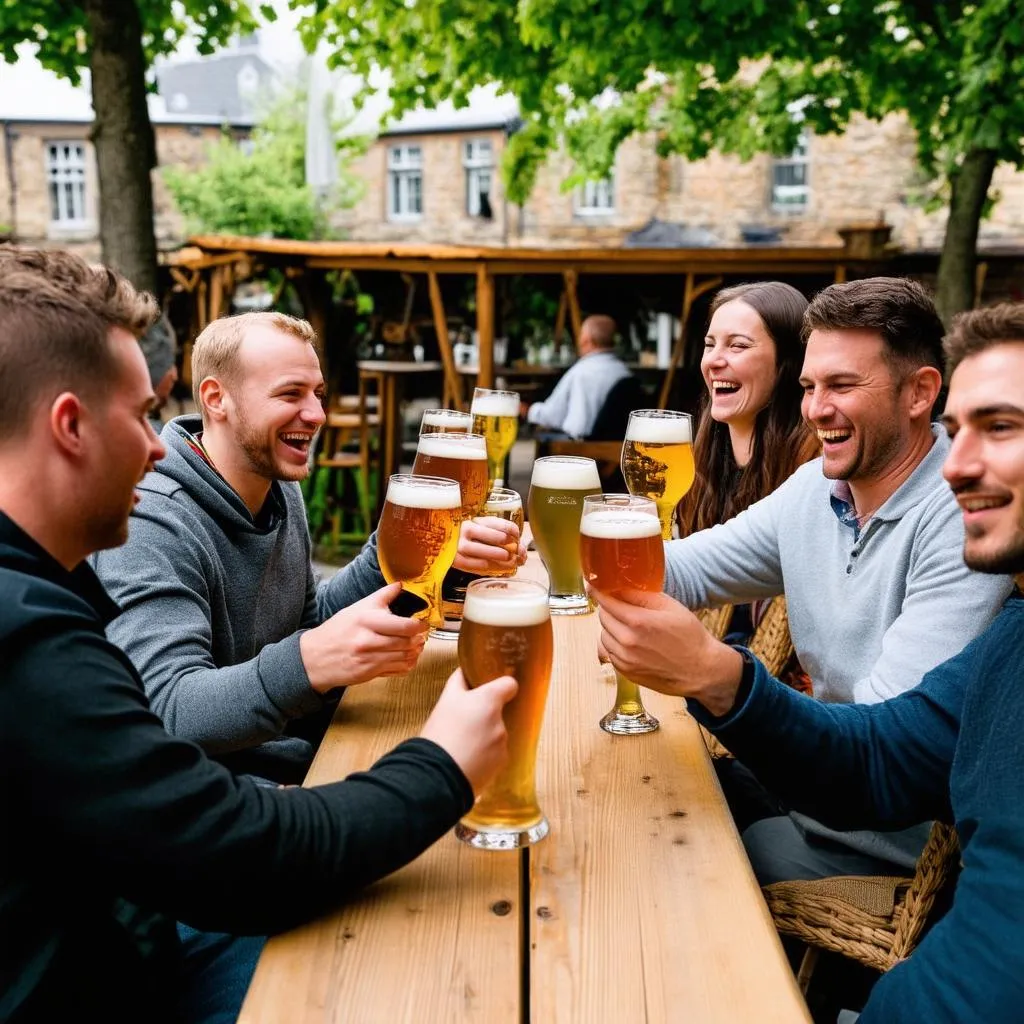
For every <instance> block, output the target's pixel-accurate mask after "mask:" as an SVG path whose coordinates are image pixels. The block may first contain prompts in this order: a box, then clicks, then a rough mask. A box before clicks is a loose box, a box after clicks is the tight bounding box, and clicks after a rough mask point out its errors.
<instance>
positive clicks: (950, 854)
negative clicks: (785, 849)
mask: <svg viewBox="0 0 1024 1024" xmlns="http://www.w3.org/2000/svg"><path fill="white" fill-rule="evenodd" d="M959 858H960V847H959V844H958V843H957V837H956V832H955V831H954V829H953V828H952V827H951V826H949V825H944V824H942V823H941V822H935V823H934V824H933V825H932V830H931V833H930V835H929V837H928V842H927V843H926V844H925V848H924V850H923V851H922V853H921V856H920V857H919V858H918V861H917V868H916V870H915V871H914V875H913V877H912V878H890V877H863V878H861V877H853V876H849V877H841V878H822V879H817V880H815V881H812V882H775V883H774V884H772V885H766V886H764V888H763V890H762V891H763V892H764V896H765V900H766V901H767V903H768V909H769V910H770V911H771V915H772V920H773V921H774V922H775V927H776V928H777V929H778V930H779V932H780V934H782V935H791V936H793V937H794V938H797V939H800V940H801V941H802V942H804V943H806V944H807V951H806V953H805V954H804V959H803V963H802V964H801V966H800V971H799V974H798V975H797V980H798V981H799V983H800V987H801V989H802V991H803V992H804V993H806V991H807V986H808V984H809V983H810V979H811V974H812V973H813V971H814V965H815V963H816V962H817V958H818V954H819V951H820V950H823V949H824V950H829V951H830V952H834V953H839V954H841V955H842V956H845V957H848V958H849V959H851V960H856V961H857V962H858V963H861V964H864V965H865V966H867V967H871V968H874V969H875V970H876V971H887V970H889V968H890V967H893V966H895V965H896V964H898V963H899V962H900V961H901V960H904V959H906V958H907V957H908V956H910V954H911V953H912V952H913V950H914V948H915V947H916V946H917V944H918V942H920V941H921V936H922V934H923V933H924V929H925V925H926V924H927V923H928V920H929V917H930V915H931V913H932V910H933V908H934V906H935V900H936V897H937V896H938V895H939V894H940V893H941V892H942V890H943V889H944V888H945V887H946V886H947V885H949V884H951V882H952V881H953V880H954V878H955V875H956V871H957V867H958V863H959Z"/></svg>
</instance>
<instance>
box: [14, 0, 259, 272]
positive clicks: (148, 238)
mask: <svg viewBox="0 0 1024 1024" xmlns="http://www.w3.org/2000/svg"><path fill="white" fill-rule="evenodd" d="M253 6H254V5H251V4H249V3H247V2H246V0H83V2H81V3H67V2H66V0H0V59H2V60H5V61H8V62H13V61H16V60H17V59H18V54H17V52H16V48H17V47H18V46H19V45H20V44H23V43H28V44H31V46H32V48H33V50H34V51H35V53H36V56H37V57H38V59H39V61H40V63H41V64H42V65H43V66H44V67H46V68H49V69H50V70H51V71H55V72H57V74H59V75H62V76H64V77H65V78H68V79H69V80H70V81H72V82H73V83H75V84H78V82H79V81H80V80H81V75H82V71H83V69H85V68H89V69H90V71H91V86H92V98H93V110H94V112H95V118H96V119H95V124H94V126H93V141H94V143H95V146H96V157H97V166H98V173H99V191H100V240H101V243H102V246H103V254H104V259H105V260H106V261H107V262H109V263H111V264H113V265H114V266H117V267H118V268H119V269H121V270H122V271H123V272H124V273H126V274H127V275H128V276H129V277H130V278H131V279H132V280H133V281H134V282H135V283H136V284H138V285H140V286H142V287H145V288H153V287H154V286H155V284H156V243H155V239H154V236H153V193H152V184H151V182H150V177H149V172H150V170H151V168H152V167H153V166H155V164H156V147H155V144H154V140H153V128H152V125H151V124H150V121H149V112H148V110H147V108H146V102H145V94H146V89H147V82H146V71H147V68H149V67H150V66H151V65H152V62H153V60H154V58H156V57H157V56H162V55H168V54H172V53H174V51H175V50H176V49H177V47H178V45H179V43H180V42H181V40H182V38H183V37H185V36H186V35H188V36H190V37H191V38H192V39H193V40H194V41H195V43H196V45H197V47H198V49H199V52H200V53H204V54H205V53H212V52H213V51H214V50H215V49H216V48H217V47H218V46H221V45H223V44H224V43H226V42H227V41H228V40H229V39H230V38H231V36H233V35H234V34H235V33H245V32H251V31H252V30H253V29H255V28H256V26H257V22H256V16H255V14H254V12H253ZM259 11H260V13H262V15H263V16H264V18H266V19H267V20H273V18H274V11H273V8H272V7H271V6H270V4H262V5H260V7H259Z"/></svg>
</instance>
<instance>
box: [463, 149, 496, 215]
mask: <svg viewBox="0 0 1024 1024" xmlns="http://www.w3.org/2000/svg"><path fill="white" fill-rule="evenodd" d="M462 166H463V167H464V168H465V169H466V214H467V216H470V217H480V216H482V215H481V213H480V196H481V194H482V193H486V194H487V199H488V201H489V202H490V204H491V216H492V217H493V216H494V201H493V198H492V196H493V192H494V144H493V143H492V142H491V140H490V139H469V140H468V141H467V142H466V143H465V144H464V145H463V147H462ZM485 184H486V187H485Z"/></svg>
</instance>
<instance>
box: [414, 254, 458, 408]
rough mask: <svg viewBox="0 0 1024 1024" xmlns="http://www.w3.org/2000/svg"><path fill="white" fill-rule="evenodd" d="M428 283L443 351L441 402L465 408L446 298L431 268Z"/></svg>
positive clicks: (438, 342)
mask: <svg viewBox="0 0 1024 1024" xmlns="http://www.w3.org/2000/svg"><path fill="white" fill-rule="evenodd" d="M403 276H404V275H403ZM427 284H428V285H429V287H430V308H431V310H432V312H433V314H434V332H435V333H436V334H437V347H438V349H439V350H440V352H441V362H442V363H443V364H444V400H443V401H442V403H441V404H442V405H444V406H447V405H448V402H449V400H450V401H451V403H452V408H453V409H465V407H466V403H465V400H464V399H463V397H462V378H461V377H460V376H459V371H458V368H457V367H456V366H455V355H454V353H453V352H452V341H451V338H450V337H449V336H448V318H447V317H446V316H445V312H444V300H443V299H442V298H441V285H440V283H439V282H438V280H437V273H436V272H435V271H433V270H430V271H428V272H427Z"/></svg>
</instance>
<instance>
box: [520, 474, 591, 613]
mask: <svg viewBox="0 0 1024 1024" xmlns="http://www.w3.org/2000/svg"><path fill="white" fill-rule="evenodd" d="M600 493H601V478H600V477H599V476H598V474H597V463H596V462H595V461H594V460H593V459H581V458H577V457H576V456H574V455H550V456H547V457H546V458H543V459H537V461H536V462H534V464H533V477H532V479H531V481H530V495H529V498H528V499H527V505H528V508H529V513H530V529H531V530H532V531H533V541H534V544H536V546H537V551H538V552H540V557H541V561H542V562H543V563H544V568H546V569H547V571H548V578H549V580H550V592H551V614H552V615H586V614H587V612H589V611H591V610H592V609H591V606H590V599H589V598H588V597H587V594H586V590H585V589H584V586H583V575H582V572H581V570H580V516H581V515H582V513H583V499H584V497H586V495H588V494H600Z"/></svg>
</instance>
